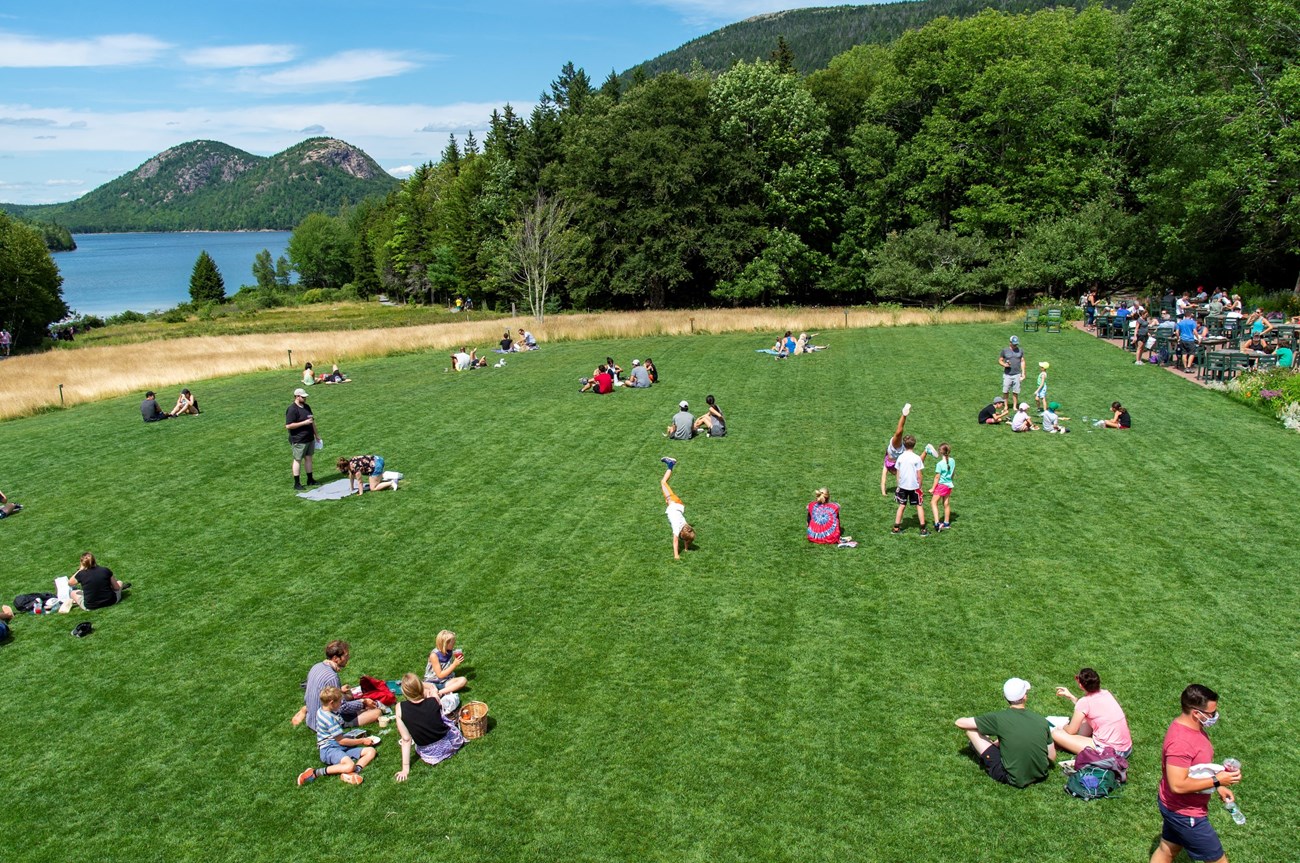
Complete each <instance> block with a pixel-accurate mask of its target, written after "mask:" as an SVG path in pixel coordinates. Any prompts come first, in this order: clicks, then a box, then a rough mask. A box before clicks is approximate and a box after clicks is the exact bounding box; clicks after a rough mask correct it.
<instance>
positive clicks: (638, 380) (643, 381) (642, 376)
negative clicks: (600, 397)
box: [623, 360, 650, 390]
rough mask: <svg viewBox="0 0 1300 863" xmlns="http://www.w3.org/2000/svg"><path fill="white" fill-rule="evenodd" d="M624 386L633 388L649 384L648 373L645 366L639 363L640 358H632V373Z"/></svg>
mask: <svg viewBox="0 0 1300 863" xmlns="http://www.w3.org/2000/svg"><path fill="white" fill-rule="evenodd" d="M623 386H625V387H632V388H633V389H638V390H639V389H645V388H646V387H648V386H650V373H649V372H648V371H646V369H645V366H643V365H641V361H640V360H632V374H631V375H629V376H628V379H627V383H625V384H623Z"/></svg>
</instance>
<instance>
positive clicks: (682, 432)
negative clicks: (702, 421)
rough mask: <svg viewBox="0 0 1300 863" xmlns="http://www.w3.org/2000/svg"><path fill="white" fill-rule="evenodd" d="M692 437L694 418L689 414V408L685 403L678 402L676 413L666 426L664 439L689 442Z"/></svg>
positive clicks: (693, 433)
mask: <svg viewBox="0 0 1300 863" xmlns="http://www.w3.org/2000/svg"><path fill="white" fill-rule="evenodd" d="M694 436H695V417H694V416H693V415H692V414H691V406H690V404H689V403H687V402H685V401H680V402H678V403H677V413H675V414H673V421H672V422H670V423H669V424H668V430H667V431H665V432H664V437H670V438H672V439H673V440H690V439H691V438H692V437H694Z"/></svg>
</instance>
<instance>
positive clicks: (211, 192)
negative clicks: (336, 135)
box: [4, 138, 398, 233]
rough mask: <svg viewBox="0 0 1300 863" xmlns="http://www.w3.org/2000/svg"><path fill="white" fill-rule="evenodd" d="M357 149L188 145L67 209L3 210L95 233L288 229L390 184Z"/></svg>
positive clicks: (318, 143)
mask: <svg viewBox="0 0 1300 863" xmlns="http://www.w3.org/2000/svg"><path fill="white" fill-rule="evenodd" d="M397 183H398V181H397V179H396V178H394V177H392V176H391V175H389V174H388V173H387V172H385V171H384V170H383V169H382V168H380V167H379V165H378V164H377V163H376V162H375V161H374V160H373V159H371V158H370V157H369V156H368V155H366V154H365V153H364V152H362V151H361V150H358V149H357V148H355V147H353V146H351V145H350V144H347V143H345V142H343V141H339V140H336V139H333V138H312V139H309V140H307V141H303V142H302V143H300V144H296V145H294V146H293V147H290V148H289V149H287V150H285V151H283V152H281V153H277V154H275V155H274V156H270V157H262V156H254V155H253V154H252V153H247V152H244V151H243V150H239V149H236V148H235V147H231V146H229V145H227V144H222V143H221V142H219V141H190V142H188V143H185V144H181V145H179V146H176V147H172V148H171V149H169V150H165V151H163V152H162V153H159V154H158V155H157V156H154V157H153V158H152V159H149V160H148V161H147V162H145V163H144V164H143V165H141V166H140V167H139V168H136V169H135V170H134V171H131V172H130V173H127V174H124V175H122V176H121V177H118V178H117V179H115V180H112V181H110V182H108V183H105V184H104V185H103V186H100V187H99V188H98V189H95V190H94V191H92V192H88V193H87V194H85V195H83V196H82V197H80V198H78V199H77V200H75V201H70V202H68V203H66V204H43V205H25V206H23V205H14V204H7V205H4V206H5V209H7V210H8V211H10V212H12V213H14V214H16V215H19V216H22V217H24V218H31V219H41V220H54V221H57V222H58V223H59V224H61V225H65V226H67V227H68V228H69V229H70V230H72V231H74V232H78V233H85V232H91V233H93V232H97V231H185V230H204V231H227V230H261V229H274V230H290V229H292V228H294V227H295V226H297V224H298V223H299V222H300V221H302V219H303V218H304V217H305V216H306V215H307V214H308V213H312V212H321V211H324V212H331V211H335V210H337V209H338V208H339V206H340V205H341V204H342V203H344V202H352V203H356V202H357V201H360V200H362V199H363V198H366V197H368V196H371V195H383V194H386V193H387V192H388V191H389V190H391V189H392V188H393V187H395V186H396V185H397Z"/></svg>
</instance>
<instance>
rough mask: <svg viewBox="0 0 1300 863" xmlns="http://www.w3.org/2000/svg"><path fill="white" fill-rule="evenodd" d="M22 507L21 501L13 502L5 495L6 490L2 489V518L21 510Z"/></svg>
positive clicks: (0, 510) (0, 494) (0, 516)
mask: <svg viewBox="0 0 1300 863" xmlns="http://www.w3.org/2000/svg"><path fill="white" fill-rule="evenodd" d="M22 508H23V505H22V504H21V503H13V502H11V501H10V500H9V498H7V497H5V493H4V492H2V491H0V518H8V517H9V516H11V515H13V514H14V513H16V512H21V511H22Z"/></svg>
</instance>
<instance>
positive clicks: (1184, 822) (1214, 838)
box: [1156, 803, 1223, 860]
mask: <svg viewBox="0 0 1300 863" xmlns="http://www.w3.org/2000/svg"><path fill="white" fill-rule="evenodd" d="M1156 805H1157V806H1159V807H1160V817H1161V818H1162V819H1164V826H1163V827H1162V828H1161V830H1160V838H1161V839H1163V840H1165V841H1166V842H1172V843H1173V844H1174V845H1181V846H1182V847H1183V850H1184V851H1186V852H1187V856H1188V857H1190V858H1191V859H1193V860H1218V859H1219V858H1220V857H1222V856H1223V843H1221V842H1219V834H1218V833H1216V832H1215V830H1214V825H1212V824H1210V819H1209V818H1196V817H1193V816H1191V815H1177V814H1175V813H1173V812H1170V811H1169V810H1168V809H1166V808H1165V807H1164V804H1162V803H1157V804H1156Z"/></svg>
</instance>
